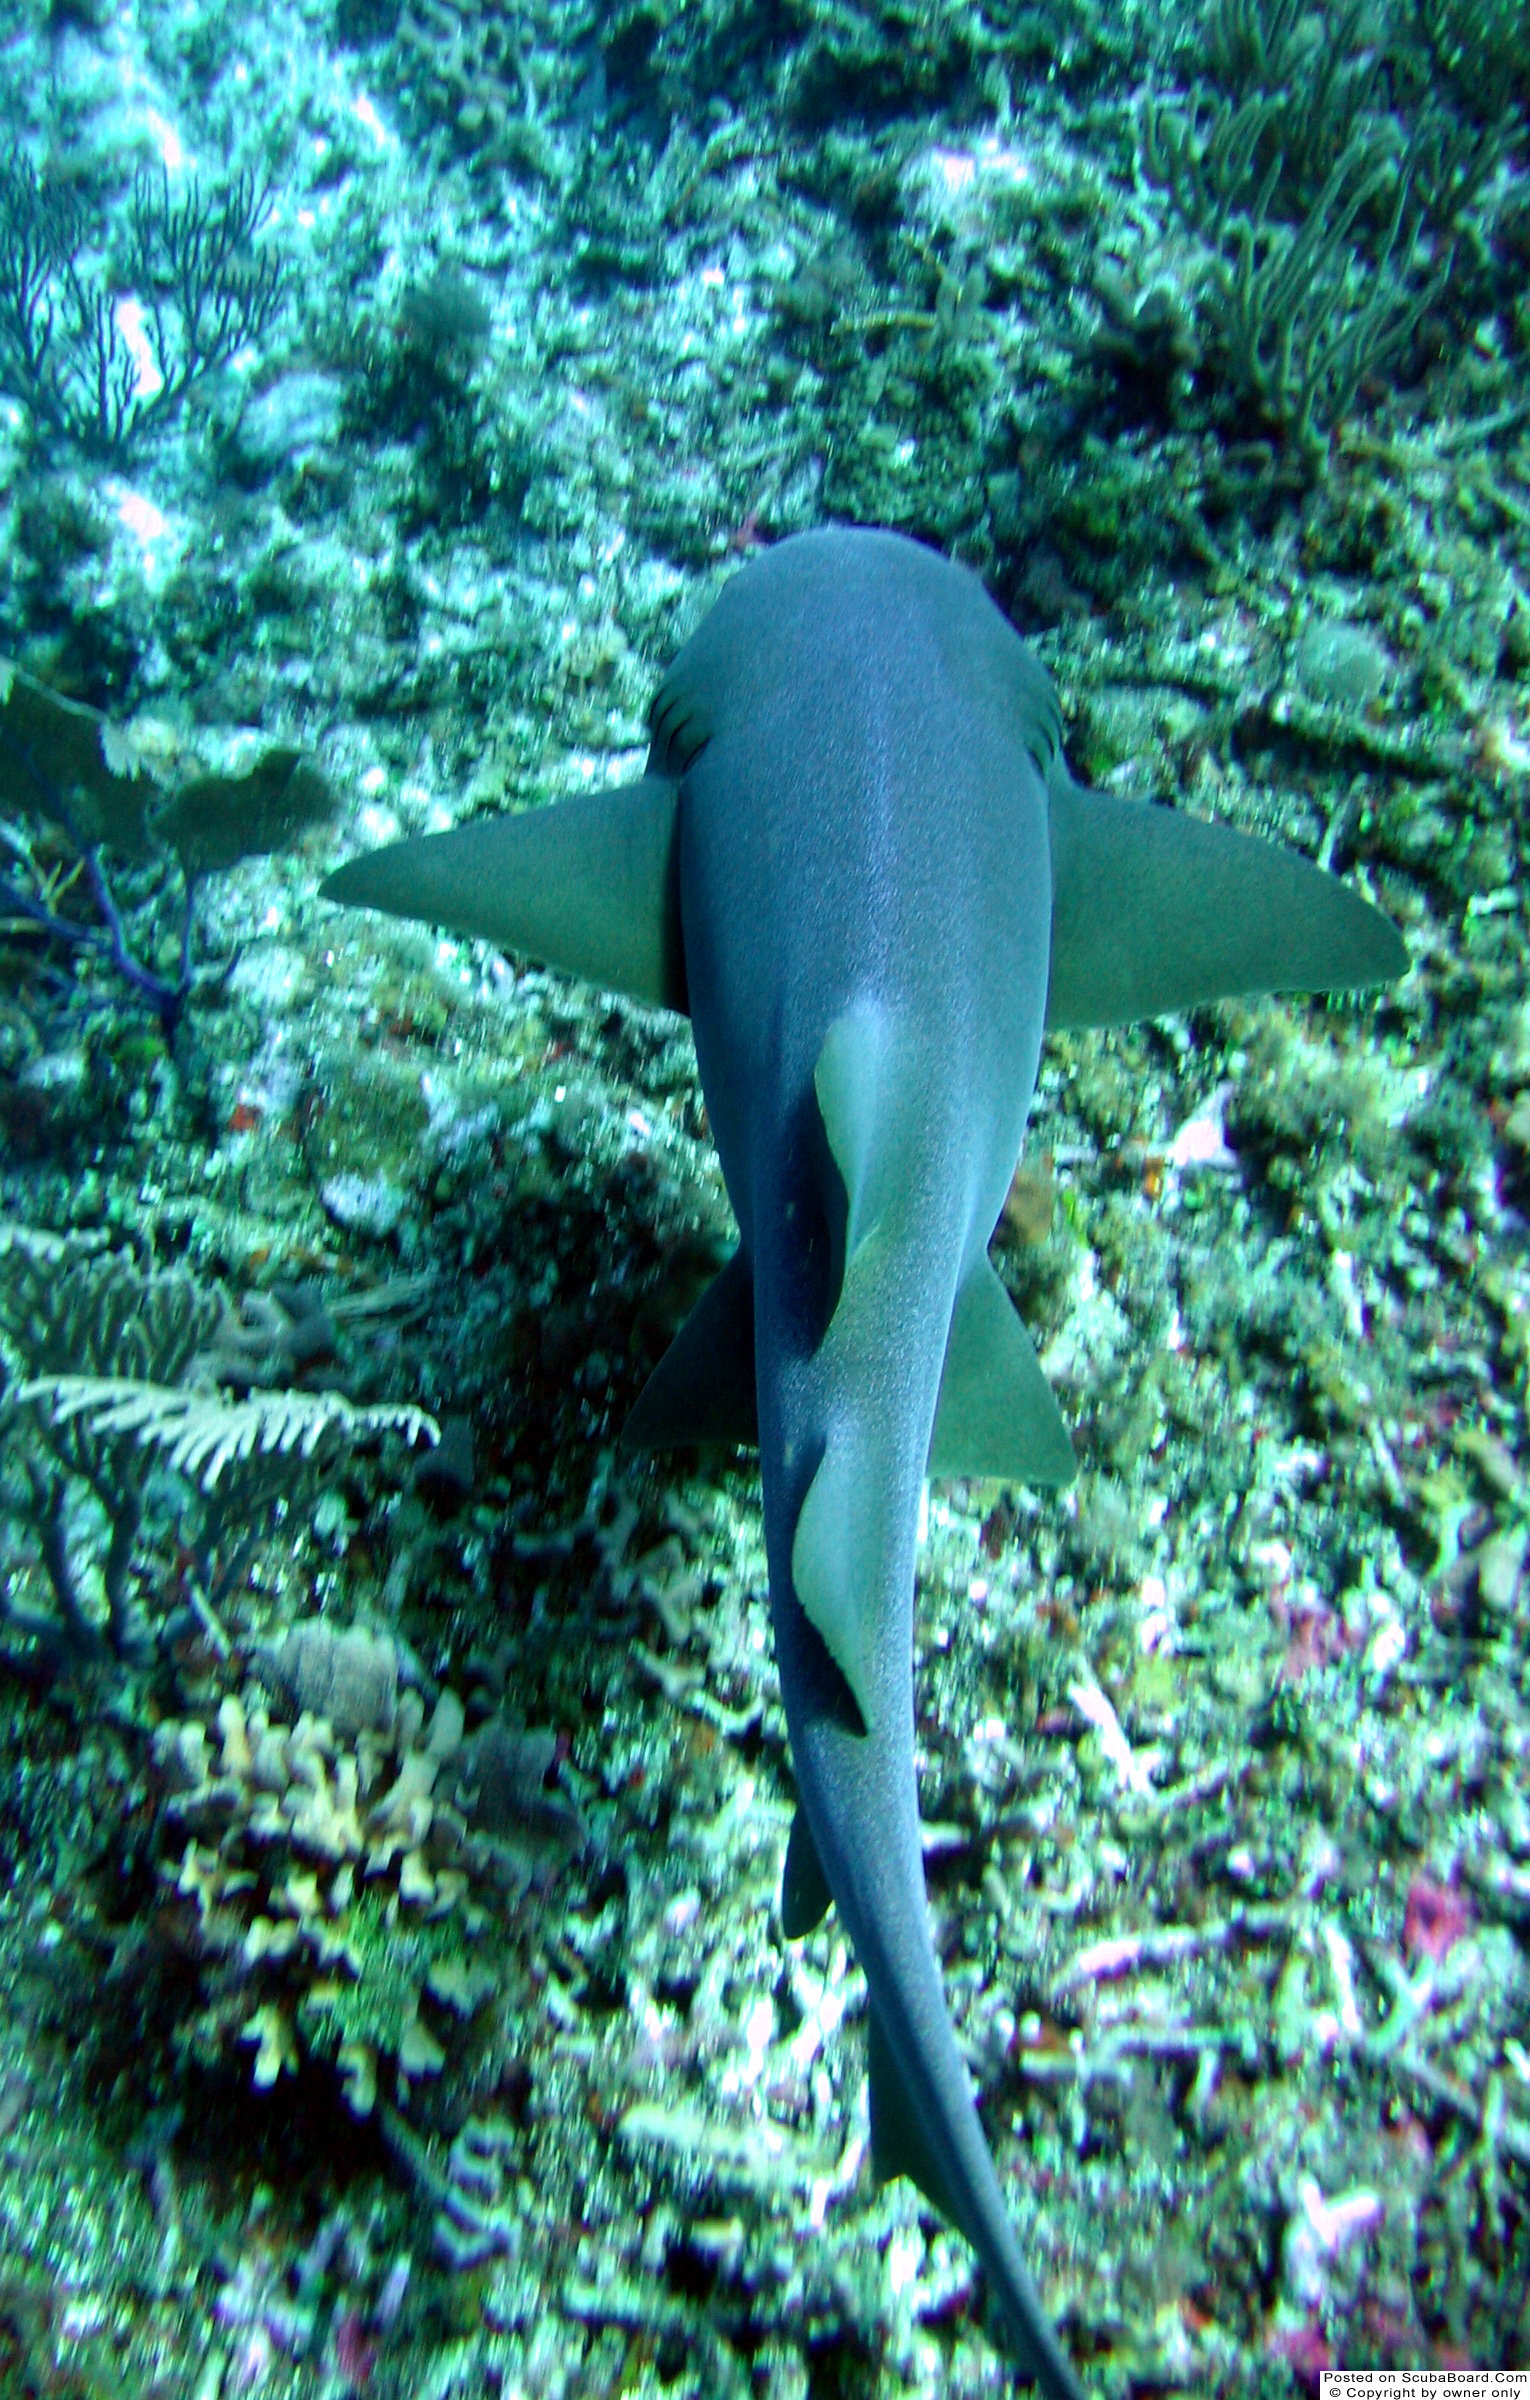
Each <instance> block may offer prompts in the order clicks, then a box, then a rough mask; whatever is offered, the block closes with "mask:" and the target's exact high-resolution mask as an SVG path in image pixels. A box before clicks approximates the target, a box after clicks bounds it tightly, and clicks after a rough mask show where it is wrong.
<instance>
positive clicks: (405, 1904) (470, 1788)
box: [154, 1618, 582, 2115]
mask: <svg viewBox="0 0 1530 2400" xmlns="http://www.w3.org/2000/svg"><path fill="white" fill-rule="evenodd" d="M399 1667H400V1662H399V1659H398V1655H397V1652H396V1649H395V1646H394V1645H393V1644H392V1642H391V1641H390V1640H389V1638H388V1637H387V1636H386V1635H374V1634H369V1633H367V1632H366V1631H365V1630H364V1629H362V1628H359V1627H354V1626H353V1627H351V1628H348V1629H347V1630H345V1631H343V1632H342V1631H338V1630H337V1629H336V1628H335V1627H333V1626H331V1625H329V1624H328V1623H327V1622H326V1621H324V1620H322V1619H318V1618H312V1619H309V1620H307V1621H306V1622H305V1623H303V1624H301V1625H298V1626H293V1627H290V1628H289V1629H288V1631H287V1633H286V1634H285V1636H284V1637H283V1639H282V1641H281V1642H280V1643H279V1644H276V1645H274V1646H272V1647H271V1648H270V1649H269V1650H267V1651H266V1653H265V1654H264V1655H263V1658H262V1660H261V1662H260V1667H259V1677H258V1681H247V1682H246V1683H245V1685H244V1687H243V1689H241V1690H235V1689H231V1688H226V1687H225V1688H223V1690H222V1696H221V1697H219V1696H218V1694H217V1692H216V1690H215V1691H213V1692H212V1693H210V1694H209V1695H208V1696H207V1697H206V1698H205V1699H204V1701H203V1702H202V1704H201V1709H200V1712H199V1713H198V1714H196V1715H193V1716H188V1717H185V1718H181V1719H172V1720H169V1721H167V1722H166V1723H164V1724H163V1725H161V1726H160V1727H159V1729H158V1731H157V1732H156V1735H155V1740H154V1754H155V1758H156V1761H157V1763H158V1765H159V1768H160V1770H161V1773H162V1775H163V1777H164V1778H165V1782H166V1785H167V1796H166V1798H165V1801H164V1807H163V1829H164V1857H163V1861H162V1865H161V1879H162V1883H163V1886H164V1889H165V1893H166V1899H167V1906H168V1909H169V1914H170V1922H169V1926H168V1930H169V1932H170V1934H171V1937H172V1939H173V1940H174V1942H175V1944H176V1946H177V1947H178V1948H180V1949H181V1950H182V1951H183V1952H185V1953H186V1954H187V1955H188V1956H190V1957H191V1958H193V1959H194V1960H195V1961H196V1962H197V1964H198V1974H199V1995H200V1996H199V2006H198V2009H197V2013H196V2014H195V2016H194V2017H193V2018H191V2019H190V2020H189V2021H188V2022H187V2023H186V2024H185V2025H184V2026H183V2027H182V2031H181V2038H182V2040H183V2041H184V2042H185V2043H186V2044H187V2045H188V2046H189V2047H190V2048H191V2049H192V2051H193V2052H194V2053H195V2054H196V2055H198V2056H201V2057H203V2058H204V2059H208V2060H211V2059H213V2058H216V2057H217V2056H219V2055H221V2054H222V2053H223V2051H224V2050H225V2049H226V2048H227V2047H229V2046H230V2045H232V2044H234V2043H236V2042H238V2043H243V2044H245V2045H247V2046H249V2047H250V2048H251V2049H252V2050H253V2051H254V2063H253V2075H254V2080H255V2082H256V2083H257V2085H265V2084H270V2083H273V2082H275V2081H276V2079H277V2077H278V2076H279V2075H281V2074H282V2073H284V2072H286V2071H288V2070H290V2069H292V2068H294V2067H295V2066H296V2065H297V2062H298V2058H299V2055H300V2053H301V2052H302V2051H303V2050H305V2049H306V2050H308V2051H310V2052H312V2053H313V2054H315V2055H317V2056H320V2057H324V2058H327V2059H330V2060H332V2061H333V2063H334V2064H335V2066H336V2068H337V2069H338V2071H339V2073H340V2074H341V2076H342V2077H343V2079H344V2088H345V2096H346V2098H347V2100H348V2102H349V2104H350V2106H351V2107H352V2108H353V2109H354V2110H355V2111H356V2113H357V2114H358V2115H367V2114H369V2113H370V2111H371V2110H372V2108H373V2106H374V2104H375V2102H376V2101H377V2098H378V2095H379V2090H380V2077H381V2075H382V2071H383V2068H384V2065H385V2063H387V2062H391V2066H392V2071H393V2076H394V2084H395V2096H396V2098H397V2099H398V2101H399V2103H400V2105H403V2104H404V2103H406V2102H407V2100H408V2096H409V2091H410V2087H411V2085H412V2084H413V2083H415V2082H417V2081H418V2080H420V2079H421V2078H422V2077H432V2076H435V2075H437V2074H439V2073H440V2071H441V2069H442V2067H443V2065H444V2064H445V2061H446V2057H447V2048H446V2045H447V2042H448V2041H449V2039H450V2028H451V2026H452V2024H453V2023H454V2022H457V2021H465V2020H466V2019H468V2018H470V2017H472V2016H473V2015H475V2014H476V2012H477V2011H478V2010H479V2009H480V2008H481V2007H482V2006H483V2005H484V2003H485V2002H486V2001H487V2000H488V1999H489V1998H490V1997H491V1996H492V1995H493V1994H494V1993H495V1992H496V1991H497V1990H498V1989H499V1970H498V1964H497V1962H498V1961H499V1958H500V1955H501V1950H502V1945H501V1944H497V1943H493V1942H491V1941H489V1940H488V1939H486V1938H484V1937H486V1936H487V1935H488V1934H489V1932H490V1928H491V1926H492V1924H493V1922H494V1920H495V1918H496V1917H497V1916H499V1915H501V1914H502V1912H503V1909H504V1907H505V1904H506V1901H507V1899H509V1898H513V1897H514V1896H515V1895H516V1894H517V1893H519V1892H520V1891H521V1890H523V1889H524V1888H525V1886H526V1884H527V1883H528V1882H529V1881H530V1880H532V1878H533V1876H537V1877H540V1879H542V1880H544V1881H545V1880H546V1879H547V1878H548V1877H549V1876H550V1875H552V1874H554V1873H556V1871H557V1869H558V1867H559V1866H560V1865H561V1864H562V1863H563V1862H564V1861H565V1860H566V1859H567V1858H568V1857H569V1856H570V1855H571V1854H572V1853H573V1851H574V1850H575V1849H576V1848H577V1847H578V1845H579V1843H580V1840H581V1839H582V1828H581V1825H580V1821H579V1817H578V1813H577V1811H576V1810H575V1809H574V1807H573V1805H572V1803H571V1802H569V1801H568V1800H567V1799H566V1798H562V1797H560V1796H558V1795H555V1794H552V1793H550V1792H548V1791H546V1790H545V1789H544V1788H543V1783H542V1780H541V1777H540V1776H539V1777H538V1778H537V1779H536V1784H535V1790H534V1792H531V1791H528V1792H527V1793H526V1794H525V1796H524V1797H525V1805H524V1807H523V1810H522V1813H521V1823H520V1825H519V1827H518V1829H517V1831H518V1836H519V1840H520V1842H521V1845H522V1850H521V1859H522V1866H521V1871H520V1872H518V1873H517V1874H515V1875H512V1876H510V1877H509V1878H507V1876H506V1873H505V1860H506V1855H507V1837H506V1832H505V1828H504V1826H503V1823H502V1822H500V1821H495V1820H494V1819H493V1816H492V1811H490V1810H489V1809H488V1807H487V1806H486V1803H485V1800H484V1797H483V1793H482V1790H481V1785H480V1783H479V1782H475V1781H474V1780H473V1778H472V1761H473V1755H474V1748H475V1745H481V1744H482V1743H483V1741H484V1739H485V1735H486V1732H487V1730H488V1729H487V1728H484V1729H480V1732H479V1733H478V1734H477V1735H476V1736H475V1737H474V1738H473V1741H472V1742H468V1741H465V1739H464V1716H463V1709H462V1704H461V1702H460V1701H459V1700H458V1699H457V1698H456V1696H455V1695H454V1694H453V1693H451V1692H450V1691H448V1692H444V1693H443V1694H442V1695H441V1697H440V1698H439V1700H438V1701H437V1702H436V1705H435V1708H434V1710H433V1711H432V1712H431V1714H430V1717H429V1722H428V1723H427V1722H426V1707H425V1702H424V1700H423V1698H422V1696H421V1694H420V1693H419V1692H418V1691H416V1690H413V1689H406V1690H404V1691H403V1692H402V1693H400V1692H399V1691H398V1678H399ZM262 1683H263V1684H265V1685H266V1686H267V1688H268V1690H269V1689H270V1688H271V1687H272V1686H275V1687H277V1688H278V1689H279V1691H280V1700H279V1702H278V1704H277V1706H276V1708H275V1710H274V1711H273V1707H272V1705H271V1704H270V1703H269V1701H268V1699H267V1698H266V1697H265V1696H264V1695H263V1694H262V1692H261V1690H260V1688H259V1687H260V1684H262ZM313 1696H320V1697H322V1698H323V1699H325V1700H326V1701H327V1702H328V1703H329V1706H330V1708H331V1709H332V1710H333V1714H332V1715H329V1714H317V1713H314V1712H313V1711H312V1710H310V1709H309V1708H308V1707H306V1706H304V1705H303V1704H302V1703H303V1702H304V1701H305V1700H306V1699H308V1698H310V1697H313ZM493 1740H494V1744H495V1746H496V1747H502V1746H505V1745H508V1746H509V1747H510V1748H512V1749H514V1748H516V1747H517V1746H526V1745H529V1748H528V1756H529V1757H531V1758H534V1759H535V1760H536V1761H537V1763H538V1764H539V1765H540V1766H545V1765H546V1763H547V1761H548V1750H547V1748H546V1747H544V1743H543V1741H542V1739H541V1738H539V1737H538V1736H536V1735H534V1734H533V1735H526V1734H517V1733H515V1732H514V1731H513V1730H512V1729H511V1728H510V1727H509V1726H507V1725H504V1724H502V1723H498V1722H496V1724H495V1727H494V1733H493ZM480 1945H481V1947H480Z"/></svg>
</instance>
